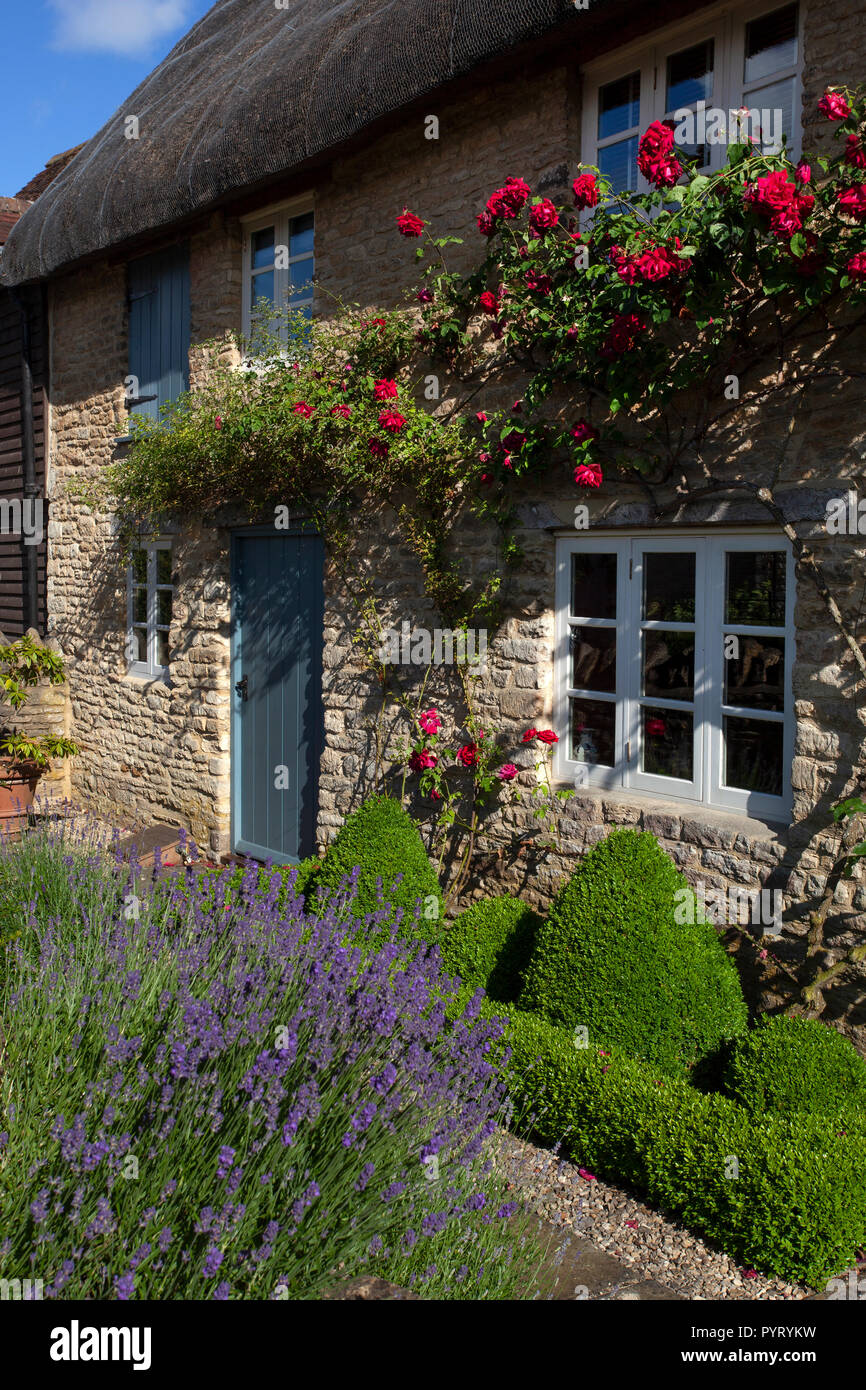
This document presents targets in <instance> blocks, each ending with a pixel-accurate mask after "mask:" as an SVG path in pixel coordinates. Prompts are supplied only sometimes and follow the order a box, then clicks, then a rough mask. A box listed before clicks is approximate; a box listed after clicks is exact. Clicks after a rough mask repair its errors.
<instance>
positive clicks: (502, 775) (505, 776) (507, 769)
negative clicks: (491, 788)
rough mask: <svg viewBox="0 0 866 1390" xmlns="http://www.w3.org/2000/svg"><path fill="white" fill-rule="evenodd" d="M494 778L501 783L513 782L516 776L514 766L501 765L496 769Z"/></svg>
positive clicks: (512, 764) (508, 764)
mask: <svg viewBox="0 0 866 1390" xmlns="http://www.w3.org/2000/svg"><path fill="white" fill-rule="evenodd" d="M496 776H497V777H498V778H499V779H500V781H502V782H513V781H514V778H515V777H516V776H517V768H516V767H515V766H514V763H503V764H502V766H501V767H500V768H498V769H497V772H496Z"/></svg>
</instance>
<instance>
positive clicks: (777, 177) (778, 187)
mask: <svg viewBox="0 0 866 1390" xmlns="http://www.w3.org/2000/svg"><path fill="white" fill-rule="evenodd" d="M796 197H797V185H796V184H794V183H791V182H790V180H789V179H788V176H787V174H786V173H785V171H784V169H777V170H776V172H775V173H772V174H764V176H763V177H762V178H760V179H758V181H757V183H756V184H754V186H752V187H747V188H746V189H745V191H744V193H743V198H744V200H745V202H746V203H748V204H749V205H750V206H751V207H753V208H754V209H755V210H756V211H757V212H762V213H764V214H765V216H767V217H771V216H772V215H773V213H776V212H780V211H781V210H782V208H786V207H790V205H791V204H792V203H793V202H794V200H795V198H796Z"/></svg>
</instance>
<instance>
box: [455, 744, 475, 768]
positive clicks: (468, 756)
mask: <svg viewBox="0 0 866 1390" xmlns="http://www.w3.org/2000/svg"><path fill="white" fill-rule="evenodd" d="M457 761H458V763H462V764H463V766H464V767H474V766H475V764H476V763H477V762H478V745H477V744H476V743H465V744H464V745H463V747H462V748H460V749H458V750H457Z"/></svg>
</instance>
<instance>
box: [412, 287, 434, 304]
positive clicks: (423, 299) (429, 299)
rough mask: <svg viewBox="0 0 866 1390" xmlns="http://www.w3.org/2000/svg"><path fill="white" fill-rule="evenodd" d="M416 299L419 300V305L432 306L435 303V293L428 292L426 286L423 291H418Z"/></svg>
mask: <svg viewBox="0 0 866 1390" xmlns="http://www.w3.org/2000/svg"><path fill="white" fill-rule="evenodd" d="M415 298H416V299H417V300H418V303H419V304H432V303H433V291H432V290H428V288H427V286H426V285H425V286H424V288H423V290H419V291H418V293H417V294H416V296H415Z"/></svg>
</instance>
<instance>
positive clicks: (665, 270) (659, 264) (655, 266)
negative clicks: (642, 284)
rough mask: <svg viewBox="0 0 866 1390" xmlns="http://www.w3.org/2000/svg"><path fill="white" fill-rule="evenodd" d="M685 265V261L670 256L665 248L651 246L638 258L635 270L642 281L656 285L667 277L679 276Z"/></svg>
mask: <svg viewBox="0 0 866 1390" xmlns="http://www.w3.org/2000/svg"><path fill="white" fill-rule="evenodd" d="M686 265H687V262H686V261H684V260H682V258H681V257H679V256H672V255H671V253H670V251H668V250H667V248H666V247H664V246H652V247H650V249H649V250H648V251H644V252H643V253H642V255H640V256H638V258H637V262H636V264H635V269H636V270H637V273H638V275H639V276H640V277H641V279H642V280H648V281H649V283H650V284H657V283H658V281H659V280H666V279H667V278H668V276H669V275H677V274H679V272H680V270H681V269H683V268H685V267H686Z"/></svg>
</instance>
